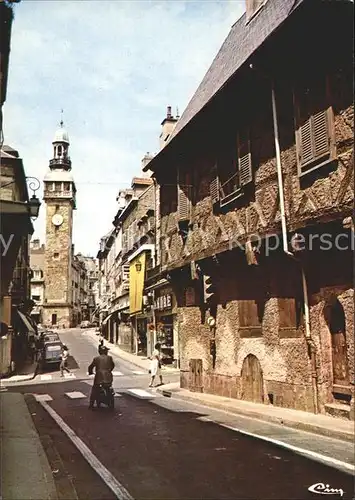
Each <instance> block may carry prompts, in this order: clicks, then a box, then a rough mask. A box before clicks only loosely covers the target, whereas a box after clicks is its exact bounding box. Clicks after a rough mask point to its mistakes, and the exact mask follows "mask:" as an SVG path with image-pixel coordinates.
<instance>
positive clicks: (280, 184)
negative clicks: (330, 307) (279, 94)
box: [271, 82, 319, 413]
mask: <svg viewBox="0 0 355 500" xmlns="http://www.w3.org/2000/svg"><path fill="white" fill-rule="evenodd" d="M271 99H272V118H273V124H274V137H275V151H276V169H277V181H278V187H279V198H280V213H281V228H282V242H283V251H284V252H285V254H286V255H288V256H289V257H291V258H292V259H294V260H296V261H297V262H298V263H299V265H300V268H301V273H302V290H303V302H304V319H305V332H306V342H307V347H308V350H309V353H310V355H311V365H312V392H313V407H314V413H319V406H318V375H317V360H316V348H315V344H314V341H313V339H312V333H311V323H310V318H309V302H308V287H307V280H306V275H305V272H304V269H303V265H302V263H301V262H300V261H299V260H298V259H296V258H295V256H294V254H293V253H292V252H290V251H289V249H288V241H287V225H286V213H285V197H284V188H283V179H282V166H281V153H280V142H279V129H278V123H277V111H276V98H275V86H274V83H273V82H272V84H271Z"/></svg>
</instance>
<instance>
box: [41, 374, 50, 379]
mask: <svg viewBox="0 0 355 500" xmlns="http://www.w3.org/2000/svg"><path fill="white" fill-rule="evenodd" d="M41 380H52V375H41Z"/></svg>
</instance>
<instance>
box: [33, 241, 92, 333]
mask: <svg viewBox="0 0 355 500" xmlns="http://www.w3.org/2000/svg"><path fill="white" fill-rule="evenodd" d="M72 252H73V255H72V259H71V283H70V304H71V307H72V325H73V326H77V325H79V324H80V323H81V321H90V322H92V321H93V314H94V311H95V309H96V305H97V283H98V269H97V265H96V260H95V259H94V258H93V257H86V256H83V255H81V254H80V253H79V254H76V255H75V254H74V247H72ZM45 255H46V249H45V245H44V244H42V245H41V244H40V240H39V239H35V240H33V241H32V242H31V246H30V265H31V275H32V278H31V294H30V295H31V299H32V300H33V301H34V302H35V306H34V308H33V310H32V312H31V316H32V317H33V318H34V320H35V321H36V323H43V308H44V304H45V299H46V282H45V278H44V267H45Z"/></svg>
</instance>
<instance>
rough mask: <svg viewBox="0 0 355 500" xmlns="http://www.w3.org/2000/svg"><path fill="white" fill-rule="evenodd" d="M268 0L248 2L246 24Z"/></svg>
mask: <svg viewBox="0 0 355 500" xmlns="http://www.w3.org/2000/svg"><path fill="white" fill-rule="evenodd" d="M266 2H267V0H246V22H247V23H248V22H249V21H251V20H252V19H253V17H254V16H256V14H257V13H258V12H259V11H260V9H261V8H262V7H263V6H264V5H265V4H266Z"/></svg>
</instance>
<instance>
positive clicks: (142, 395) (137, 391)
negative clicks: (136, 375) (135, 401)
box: [127, 389, 156, 398]
mask: <svg viewBox="0 0 355 500" xmlns="http://www.w3.org/2000/svg"><path fill="white" fill-rule="evenodd" d="M127 392H131V393H132V394H134V395H135V396H138V397H139V398H156V395H155V394H152V393H151V392H148V391H145V390H144V389H127Z"/></svg>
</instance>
